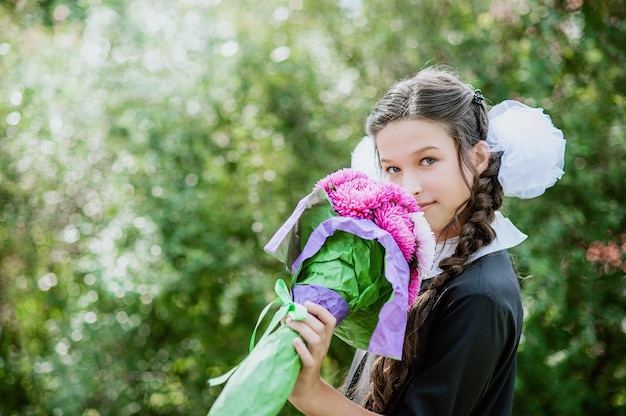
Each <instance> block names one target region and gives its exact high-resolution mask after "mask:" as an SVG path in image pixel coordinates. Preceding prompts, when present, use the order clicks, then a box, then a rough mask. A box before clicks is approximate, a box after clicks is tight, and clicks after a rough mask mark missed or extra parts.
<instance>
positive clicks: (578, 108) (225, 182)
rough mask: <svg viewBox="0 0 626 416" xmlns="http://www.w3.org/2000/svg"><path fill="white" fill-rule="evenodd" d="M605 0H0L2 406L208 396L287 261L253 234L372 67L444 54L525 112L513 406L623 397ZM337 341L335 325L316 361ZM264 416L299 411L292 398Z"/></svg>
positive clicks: (342, 351)
mask: <svg viewBox="0 0 626 416" xmlns="http://www.w3.org/2000/svg"><path fill="white" fill-rule="evenodd" d="M625 18H626V6H625V4H624V2H623V1H621V0H619V1H618V0H608V1H602V2H600V1H594V2H590V1H582V0H568V1H562V0H555V1H548V0H523V1H506V0H495V1H482V0H479V1H472V2H469V1H442V0H412V1H389V0H341V1H329V0H316V1H307V0H288V1H287V0H284V1H283V0H268V1H257V0H254V1H253V0H238V1H227V0H223V1H219V0H180V1H164V0H154V1H153V0H137V1H135V0H133V1H119V0H117V1H116V0H77V1H56V0H46V1H36V0H12V1H11V0H10V1H0V169H1V171H0V331H1V332H0V398H1V399H0V414H2V415H55V416H60V415H205V414H206V413H207V412H208V409H209V407H210V405H211V403H212V402H213V401H214V400H215V398H216V397H217V395H218V394H219V391H220V388H219V387H208V385H207V380H208V378H210V377H213V376H217V375H220V374H222V373H223V372H225V371H226V370H228V369H229V368H231V367H232V366H233V365H235V364H236V363H238V362H239V361H240V360H241V359H242V358H243V357H244V356H245V354H246V352H247V344H248V342H249V339H250V335H251V333H252V330H253V328H254V324H255V322H256V318H257V316H258V314H259V312H260V311H261V309H262V308H263V306H264V305H265V304H266V303H267V302H269V301H270V300H271V299H273V297H274V295H273V294H272V288H273V286H274V282H275V280H276V279H277V278H278V277H283V278H285V277H288V276H287V275H286V273H285V272H284V269H283V267H282V265H281V264H280V263H278V262H277V261H276V260H275V259H273V258H272V257H271V256H270V255H268V254H266V253H265V252H264V251H263V246H264V245H265V243H266V242H267V241H268V240H269V238H270V237H271V236H272V234H273V232H274V231H275V230H276V229H277V228H278V226H279V225H280V224H281V223H282V222H283V221H284V220H285V219H286V218H287V216H288V215H289V213H290V212H291V210H292V209H293V207H294V206H295V204H296V202H297V201H298V200H299V199H300V198H301V197H302V196H304V195H305V194H306V193H308V192H309V190H310V189H311V187H312V186H313V184H314V183H315V182H316V181H317V180H318V179H320V178H321V177H323V176H325V175H326V174H328V173H330V172H331V171H334V170H336V169H338V168H340V167H345V166H347V165H348V164H349V161H350V153H351V151H352V149H353V148H354V146H355V144H356V143H357V142H358V141H359V139H360V138H361V137H362V136H363V125H364V120H365V118H366V117H367V115H368V114H369V111H370V109H371V108H372V107H373V105H374V103H375V102H376V100H377V98H378V97H379V96H380V95H381V94H382V92H383V91H384V89H385V88H387V87H388V86H389V85H391V84H392V83H393V82H395V81H396V80H398V79H400V78H404V77H406V76H410V75H412V74H414V73H415V72H416V71H417V70H418V69H420V68H422V67H424V66H426V65H428V64H435V63H436V64H450V65H453V66H454V67H456V68H457V69H458V70H459V71H460V72H462V73H463V74H465V76H466V81H468V82H470V83H472V84H473V85H474V86H475V87H477V88H480V89H481V90H482V91H483V92H484V94H485V96H486V97H487V98H488V99H489V101H490V102H491V103H492V104H496V103H498V102H500V101H502V100H504V99H509V98H513V99H519V100H521V101H524V102H526V103H527V104H529V105H532V106H539V107H543V108H545V110H546V112H548V113H549V114H550V115H551V116H552V119H553V121H554V122H555V123H556V125H557V126H559V127H560V128H561V129H562V130H563V132H564V134H565V137H566V139H567V152H566V167H565V171H566V173H565V175H564V176H563V179H562V180H561V181H560V182H559V183H558V184H557V186H555V187H554V188H552V189H550V190H548V191H547V192H546V193H545V194H544V195H543V196H542V197H540V198H537V199H533V200H526V201H518V200H507V201H506V204H505V209H504V211H505V213H506V214H507V215H508V216H510V217H511V218H512V220H513V221H514V222H515V223H516V225H518V227H519V228H520V229H522V230H523V231H524V232H526V233H528V234H529V235H530V238H529V239H528V241H527V242H525V243H524V244H523V245H522V246H520V247H519V248H516V249H515V250H513V251H512V254H513V255H514V259H515V263H516V266H517V268H518V270H519V274H520V278H521V283H522V289H523V299H524V306H525V310H526V320H525V328H524V337H523V340H522V343H521V345H520V351H519V370H518V382H517V391H516V398H515V405H514V414H516V415H590V414H593V415H624V414H626V354H625V351H626V333H625V332H626V298H625V295H626V284H625V274H626V271H625V267H626V266H625V263H624V259H625V251H626V217H625V202H626V198H625V193H626V192H625V191H626V179H625V176H626V175H625V172H626V128H625V126H624V115H625V108H626V69H625V68H626V51H625V49H626V19H625ZM351 354H352V351H351V350H350V348H349V347H347V346H346V345H344V344H343V343H341V342H340V341H337V342H333V345H332V346H331V352H330V356H329V358H328V360H327V362H326V364H325V366H324V369H323V371H324V376H325V377H326V378H327V379H328V380H329V381H331V382H333V383H334V384H335V385H340V384H341V383H342V382H343V377H344V376H345V374H346V368H347V366H348V365H349V362H350V357H351ZM281 414H284V415H292V414H297V412H296V411H295V410H294V409H293V408H292V407H291V406H289V405H287V406H286V407H285V408H284V410H283V412H282V413H281Z"/></svg>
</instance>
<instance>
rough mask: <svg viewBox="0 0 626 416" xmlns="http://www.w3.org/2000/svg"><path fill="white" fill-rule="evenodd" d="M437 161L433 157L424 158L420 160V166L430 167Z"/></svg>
mask: <svg viewBox="0 0 626 416" xmlns="http://www.w3.org/2000/svg"><path fill="white" fill-rule="evenodd" d="M436 161H437V160H436V159H435V158H434V157H425V158H423V159H422V160H420V166H430V165H432V164H434V163H435V162H436Z"/></svg>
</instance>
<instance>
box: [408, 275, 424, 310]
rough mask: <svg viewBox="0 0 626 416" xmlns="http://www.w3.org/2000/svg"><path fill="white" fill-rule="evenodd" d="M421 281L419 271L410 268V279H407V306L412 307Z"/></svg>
mask: <svg viewBox="0 0 626 416" xmlns="http://www.w3.org/2000/svg"><path fill="white" fill-rule="evenodd" d="M421 283H422V280H421V279H420V273H419V270H418V269H416V268H411V277H410V278H409V305H412V304H413V302H415V299H417V295H419V293H420V287H421Z"/></svg>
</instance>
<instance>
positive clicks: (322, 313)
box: [304, 301, 337, 329]
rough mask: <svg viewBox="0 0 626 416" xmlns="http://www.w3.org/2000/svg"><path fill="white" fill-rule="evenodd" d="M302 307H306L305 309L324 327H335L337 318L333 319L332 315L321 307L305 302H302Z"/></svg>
mask: <svg viewBox="0 0 626 416" xmlns="http://www.w3.org/2000/svg"><path fill="white" fill-rule="evenodd" d="M304 306H306V309H307V310H308V311H309V313H310V314H311V315H314V316H315V317H316V318H317V319H319V320H320V322H322V323H323V324H324V325H329V326H330V327H331V328H333V329H334V328H335V326H336V325H337V318H335V317H334V315H333V314H332V313H330V311H329V310H328V309H326V308H325V307H323V306H322V305H318V304H317V303H313V302H309V301H307V302H304Z"/></svg>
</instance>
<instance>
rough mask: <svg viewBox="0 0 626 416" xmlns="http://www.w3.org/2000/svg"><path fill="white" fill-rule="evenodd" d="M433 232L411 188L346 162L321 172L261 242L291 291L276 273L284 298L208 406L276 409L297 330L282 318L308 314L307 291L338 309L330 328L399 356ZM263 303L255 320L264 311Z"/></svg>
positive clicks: (219, 411) (215, 410)
mask: <svg viewBox="0 0 626 416" xmlns="http://www.w3.org/2000/svg"><path fill="white" fill-rule="evenodd" d="M434 248H435V239H434V235H433V233H432V230H431V229H430V226H429V225H428V223H427V222H426V220H425V218H424V216H423V214H422V213H421V212H420V211H419V206H418V204H417V202H416V201H415V199H414V198H413V196H412V195H410V194H408V193H406V192H405V191H404V190H403V189H402V188H401V187H399V186H397V185H394V184H391V183H385V182H381V181H377V180H374V179H372V178H370V177H368V176H367V175H366V174H365V173H362V172H359V171H356V170H353V169H341V170H339V171H337V172H335V173H333V174H330V175H328V176H326V177H325V178H323V179H321V180H320V181H319V182H318V183H317V184H316V185H315V187H314V189H313V192H311V193H310V194H309V195H308V196H306V197H305V198H303V199H302V200H301V201H300V202H299V203H298V205H297V207H296V209H295V210H294V212H293V213H292V215H291V216H290V217H289V219H288V220H287V221H286V222H285V223H284V224H283V226H282V227H281V228H280V229H279V230H278V231H277V232H276V234H275V235H274V236H273V237H272V239H271V240H270V242H269V243H268V244H267V245H266V247H265V250H266V251H267V252H268V253H270V254H272V255H274V256H276V257H277V258H278V259H279V260H281V261H282V262H283V263H285V265H286V266H287V268H288V269H289V270H290V272H291V275H292V279H291V293H289V289H288V288H287V286H286V284H285V283H284V282H283V281H282V280H279V281H278V282H277V283H276V286H275V290H276V292H277V294H278V298H277V299H276V300H275V301H274V302H272V304H274V303H278V304H280V305H282V306H281V307H280V309H279V310H278V311H277V312H276V313H275V315H274V317H273V318H272V320H271V322H270V323H269V325H268V328H267V329H266V331H265V333H264V335H263V336H262V337H261V339H260V340H259V342H258V344H257V345H256V346H255V345H254V343H255V335H256V328H255V330H254V332H253V336H252V340H251V343H250V354H249V355H248V356H247V357H246V358H245V359H244V360H243V361H242V363H241V364H240V365H239V366H238V367H236V368H235V369H233V370H231V372H229V373H227V374H226V375H224V376H222V377H220V378H217V379H212V380H209V383H210V384H211V385H217V384H221V383H223V382H224V381H225V380H226V379H228V378H229V377H230V378H229V379H228V383H227V384H226V386H225V387H224V389H223V390H222V392H221V394H220V396H219V397H218V398H217V400H216V402H215V403H214V404H213V406H212V408H211V410H210V411H209V416H220V415H229V416H230V415H248V414H254V415H268V416H269V415H276V414H277V413H278V412H279V411H280V409H281V408H282V407H283V406H284V404H285V402H286V400H287V398H288V397H289V395H290V394H291V391H292V390H293V386H294V384H295V381H296V378H297V376H298V373H299V371H300V359H299V357H298V355H297V353H296V351H295V349H294V348H293V340H294V338H295V337H298V336H299V335H298V334H297V333H296V332H295V331H293V330H292V329H291V328H289V327H288V326H287V325H285V324H283V323H282V321H283V318H284V317H285V316H287V315H289V316H291V317H292V318H293V319H295V320H298V319H300V320H302V319H305V318H306V316H307V311H306V309H305V308H304V306H302V304H304V302H305V301H307V300H310V301H312V302H315V303H319V304H321V305H323V306H324V307H326V308H327V309H328V310H329V311H330V312H331V313H332V314H333V315H334V316H335V317H336V318H337V327H336V328H335V332H334V333H335V335H337V336H338V337H339V338H341V339H342V340H343V341H345V342H346V343H348V344H349V345H352V346H354V347H356V348H362V349H366V350H368V351H370V352H372V353H374V354H378V355H384V356H387V357H391V358H395V359H400V358H401V356H402V344H403V340H404V333H405V330H406V320H407V310H408V308H409V307H410V305H411V304H412V303H413V302H414V301H415V298H416V297H417V294H418V292H419V286H420V277H421V276H422V275H423V274H424V273H427V272H428V271H429V270H430V268H431V267H432V263H433V258H434ZM272 304H270V305H268V306H267V307H266V308H265V309H264V310H263V312H262V313H261V316H260V318H259V321H258V322H257V328H258V325H259V322H261V320H262V319H263V317H264V316H265V314H266V313H267V312H268V309H269V307H270V306H271V305H272Z"/></svg>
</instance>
